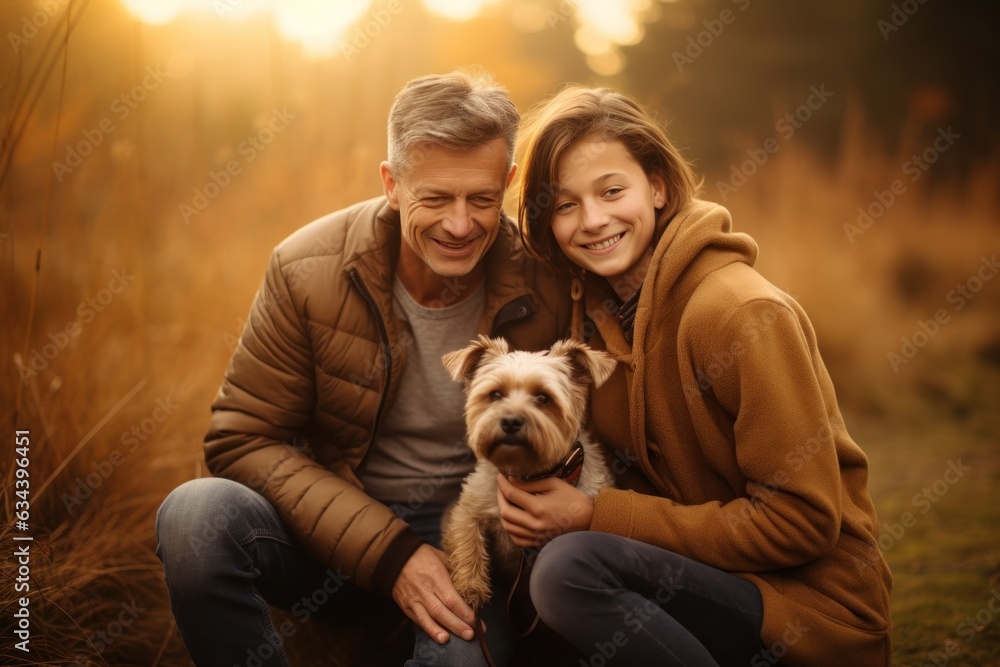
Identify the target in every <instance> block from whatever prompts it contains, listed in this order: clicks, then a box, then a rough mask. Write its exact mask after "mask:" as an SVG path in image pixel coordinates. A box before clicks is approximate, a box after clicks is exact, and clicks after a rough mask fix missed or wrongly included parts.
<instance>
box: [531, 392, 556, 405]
mask: <svg viewBox="0 0 1000 667" xmlns="http://www.w3.org/2000/svg"><path fill="white" fill-rule="evenodd" d="M535 400H536V401H538V402H539V404H541V405H545V404H546V403H548V402H549V401H551V400H552V398H550V397H549V395H548V394H535Z"/></svg>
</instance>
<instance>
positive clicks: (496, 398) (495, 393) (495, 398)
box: [490, 389, 503, 401]
mask: <svg viewBox="0 0 1000 667" xmlns="http://www.w3.org/2000/svg"><path fill="white" fill-rule="evenodd" d="M501 398H503V394H501V393H500V390H499V389H494V390H493V391H491V392H490V400H491V401H499V400H500V399H501Z"/></svg>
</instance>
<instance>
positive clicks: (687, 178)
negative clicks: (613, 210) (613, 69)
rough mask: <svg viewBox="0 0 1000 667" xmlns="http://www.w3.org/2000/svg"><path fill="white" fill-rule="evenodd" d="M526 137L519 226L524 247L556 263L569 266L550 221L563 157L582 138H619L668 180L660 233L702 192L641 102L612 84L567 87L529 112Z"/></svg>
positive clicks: (650, 171) (650, 172)
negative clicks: (610, 87) (601, 86)
mask: <svg viewBox="0 0 1000 667" xmlns="http://www.w3.org/2000/svg"><path fill="white" fill-rule="evenodd" d="M525 124H526V125H527V127H528V129H527V131H526V132H525V136H524V138H523V139H522V142H523V143H522V157H521V160H520V162H521V165H522V172H521V173H522V175H521V192H520V200H519V202H518V226H519V227H520V230H521V238H522V239H523V241H524V247H525V249H526V250H527V251H528V252H529V253H531V254H532V255H533V256H534V257H536V258H538V259H540V260H542V261H544V262H547V263H549V264H550V265H554V266H567V263H568V260H566V259H565V258H564V257H563V254H562V252H560V250H559V247H558V246H557V245H556V241H555V237H554V236H553V235H552V227H551V225H550V221H551V219H552V214H553V210H554V209H555V204H556V194H557V193H558V190H559V176H560V175H559V174H557V173H556V171H557V168H558V164H559V160H560V159H561V158H562V156H563V155H564V154H565V153H566V151H567V150H568V149H569V148H570V146H572V145H573V144H574V143H576V142H577V141H579V140H581V139H585V138H587V139H603V140H605V141H620V142H621V143H622V144H623V145H624V146H625V148H626V150H628V152H629V154H630V155H631V156H632V157H633V159H635V161H636V162H638V163H639V164H640V165H641V166H642V168H643V171H645V172H646V176H647V177H651V176H655V175H658V176H660V177H661V178H662V179H663V181H664V183H665V184H666V194H667V197H666V204H665V205H664V206H663V208H662V209H660V210H659V211H658V212H657V221H656V227H657V234H659V232H660V231H661V230H662V229H663V227H664V226H665V224H666V222H668V221H669V220H670V219H671V218H673V217H674V215H676V214H677V212H678V211H679V210H681V209H682V208H683V207H684V206H686V205H687V204H688V203H689V202H690V201H691V200H692V199H693V198H694V197H695V195H696V194H697V192H698V189H699V187H700V183H699V182H698V181H697V180H696V178H695V175H694V172H692V170H691V167H690V166H689V165H688V164H687V162H686V161H685V160H684V158H683V157H681V154H680V153H679V152H678V150H677V149H676V148H674V146H673V144H671V143H670V140H669V139H668V138H667V135H666V134H665V133H664V131H663V129H662V128H661V127H660V126H659V125H658V124H657V123H656V121H655V120H654V119H653V118H652V117H651V116H650V115H649V114H648V113H647V112H646V111H645V110H644V109H643V108H642V107H641V106H639V104H638V103H637V102H636V101H635V100H633V99H632V98H630V97H628V96H627V95H625V94H624V93H620V92H618V91H615V90H611V89H609V88H584V87H582V86H571V87H568V88H564V89H563V90H561V91H560V92H558V93H557V94H556V95H555V96H553V97H552V98H551V99H549V100H547V101H545V102H543V103H541V104H540V105H539V106H537V107H535V108H534V109H532V110H531V112H530V113H529V117H528V120H527V121H526V123H525Z"/></svg>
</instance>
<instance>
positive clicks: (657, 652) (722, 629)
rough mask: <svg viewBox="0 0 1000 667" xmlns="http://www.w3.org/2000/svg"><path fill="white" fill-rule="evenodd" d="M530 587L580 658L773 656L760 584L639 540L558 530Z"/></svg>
mask: <svg viewBox="0 0 1000 667" xmlns="http://www.w3.org/2000/svg"><path fill="white" fill-rule="evenodd" d="M530 588H531V600H532V602H533V603H534V605H535V608H536V609H537V611H538V613H539V616H540V617H541V619H542V621H543V622H544V623H545V624H546V625H548V626H549V627H550V628H552V629H553V630H555V631H556V632H557V633H559V634H560V635H562V636H563V637H564V638H565V639H567V640H568V641H569V642H570V643H571V644H573V646H575V647H576V648H577V650H579V651H580V652H581V653H582V654H583V656H585V657H584V658H582V659H581V660H580V662H579V664H580V665H627V666H629V667H637V666H642V665H656V666H657V667H682V666H683V667H693V666H696V665H697V666H699V667H700V666H704V667H718V666H728V665H734V666H735V665H740V666H741V667H742V666H746V665H749V664H751V659H752V658H753V656H755V655H764V656H765V657H770V656H767V654H762V651H763V650H764V647H763V644H762V643H761V639H760V628H761V623H762V621H763V614H764V611H763V603H762V602H761V597H760V592H759V591H758V590H757V587H756V586H754V585H753V584H751V583H750V582H748V581H745V580H743V579H740V578H739V577H736V576H734V575H732V574H729V573H727V572H723V571H721V570H718V569H716V568H713V567H710V566H708V565H705V564H703V563H699V562H697V561H693V560H691V559H689V558H685V557H684V556H680V555H678V554H675V553H673V552H671V551H667V550H665V549H661V548H659V547H655V546H652V545H649V544H645V543H643V542H638V541H636V540H630V539H628V538H625V537H619V536H617V535H608V534H606V533H593V532H579V533H569V534H567V535H563V536H561V537H557V538H555V539H554V540H552V541H551V542H549V543H548V544H547V545H546V546H545V548H543V549H542V550H541V552H540V553H539V555H538V559H537V561H536V562H535V566H534V569H533V571H532V573H531V583H530ZM767 664H773V663H772V662H768V663H767Z"/></svg>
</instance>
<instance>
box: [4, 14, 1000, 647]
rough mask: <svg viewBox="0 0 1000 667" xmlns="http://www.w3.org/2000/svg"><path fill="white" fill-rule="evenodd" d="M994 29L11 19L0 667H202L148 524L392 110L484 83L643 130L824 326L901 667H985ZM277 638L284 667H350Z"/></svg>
mask: <svg viewBox="0 0 1000 667" xmlns="http://www.w3.org/2000/svg"><path fill="white" fill-rule="evenodd" d="M997 7H998V6H997V5H996V4H994V3H990V2H986V1H985V0H984V1H971V0H970V1H969V2H964V3H946V2H943V1H942V0H896V1H895V2H889V1H888V0H843V1H841V2H836V3H828V2H820V1H819V0H804V1H801V2H780V3H779V2H765V1H764V0H676V1H672V2H666V1H662V0H608V1H605V2H599V1H597V0H577V1H572V0H562V1H558V0H422V1H417V0H388V1H387V0H343V1H338V2H307V1H305V0H296V1H290V2H279V1H278V0H162V1H156V2H154V1H152V0H149V1H146V0H121V1H119V0H72V2H70V1H68V0H39V1H36V2H31V1H27V0H3V1H2V2H0V28H2V30H0V34H2V36H3V40H2V41H3V43H2V44H0V76H2V84H0V85H2V88H0V276H2V277H0V280H2V285H3V291H2V294H3V296H2V298H0V321H2V330H0V361H2V363H0V373H2V376H3V383H2V388H0V392H2V401H0V416H2V422H3V424H4V429H5V432H4V434H3V436H2V437H3V441H4V443H6V444H5V445H4V447H3V448H2V452H0V480H2V482H0V484H2V486H0V494H2V504H3V509H4V525H3V526H2V527H0V551H2V554H3V556H2V559H0V563H2V566H0V586H2V588H0V628H2V629H3V630H2V632H0V663H3V664H11V665H13V664H78V665H87V664H94V665H105V664H106V665H150V664H157V665H187V664H190V662H189V659H188V658H187V656H186V653H185V651H184V648H183V644H182V642H181V641H180V639H179V637H178V635H177V633H176V631H175V629H174V627H173V625H172V621H171V617H170V613H169V609H168V606H167V600H166V590H165V588H164V586H163V583H162V574H161V571H160V568H159V563H158V561H157V559H156V557H155V554H154V549H155V541H154V538H153V532H152V528H153V519H154V514H155V511H156V508H157V507H158V505H159V503H160V501H162V499H163V498H164V497H165V496H166V494H167V493H168V492H169V491H170V489H172V488H173V487H174V486H176V485H177V484H179V483H181V482H183V481H185V480H188V479H192V478H195V477H199V476H204V475H205V474H206V471H205V467H204V464H203V459H202V452H201V438H202V436H203V434H204V432H205V430H206V426H207V422H208V406H209V404H210V402H211V400H212V397H213V395H214V392H215V391H216V389H217V387H218V384H219V381H220V379H221V375H222V372H223V369H224V368H225V364H226V362H227V360H228V357H229V355H230V353H231V351H232V349H233V347H234V345H235V342H236V339H237V337H238V336H239V334H240V331H241V329H242V327H243V323H244V317H245V315H246V313H247V311H248V307H249V304H250V301H251V299H252V297H253V294H254V292H255V290H256V288H257V286H258V284H259V281H260V279H261V276H262V275H263V270H264V267H265V264H266V261H267V257H268V254H269V252H270V249H271V248H272V247H273V246H274V245H275V244H277V243H278V242H279V241H280V240H281V239H282V238H284V237H285V236H286V235H288V234H289V233H291V232H292V231H293V230H295V229H296V228H298V227H300V226H302V225H303V224H305V223H307V222H308V221H310V220H312V219H314V218H316V217H318V216H320V215H322V214H324V213H326V212H329V211H331V210H334V209H337V208H339V207H342V206H345V205H348V204H350V203H353V202H355V201H359V200H361V199H363V198H368V197H371V196H375V195H377V194H380V184H379V180H378V175H377V168H378V163H379V161H380V160H381V159H383V157H384V154H385V131H384V128H385V117H386V113H387V111H388V108H389V105H390V103H391V100H392V97H393V96H394V94H395V93H396V92H397V91H398V89H399V88H400V87H401V86H402V84H403V83H404V82H406V81H407V80H409V79H411V78H413V77H416V76H419V75H423V74H427V73H432V72H442V71H448V70H451V69H454V68H456V67H461V66H466V67H467V66H474V65H478V66H480V67H483V68H485V69H486V70H489V71H491V72H493V73H494V74H495V75H496V77H497V79H498V80H499V81H500V82H501V83H502V84H504V85H505V86H506V87H507V88H508V89H509V90H510V93H511V96H512V97H513V99H514V101H515V102H516V103H517V104H518V106H519V108H521V109H522V110H527V109H528V108H530V107H531V105H533V104H536V103H538V102H539V101H541V100H543V99H544V98H545V97H547V96H548V95H550V94H552V93H553V92H554V91H555V90H557V89H558V87H559V86H560V85H561V84H563V83H565V82H579V83H584V84H594V85H609V86H614V87H619V88H622V89H624V90H626V91H628V92H629V93H631V94H632V95H634V96H635V97H636V98H638V99H639V100H640V101H641V102H643V103H644V104H645V105H647V106H648V107H649V108H650V109H652V110H654V111H655V112H656V114H657V116H658V117H659V118H660V119H661V120H662V122H663V123H664V125H665V126H666V127H667V129H668V133H669V134H670V135H671V137H672V138H673V139H674V140H675V142H676V143H677V144H678V145H679V146H680V147H681V148H682V150H683V151H684V153H685V154H686V155H687V156H688V157H689V158H690V160H691V161H692V162H693V164H694V165H695V167H696V169H697V171H698V172H700V173H701V174H703V175H704V176H705V187H704V194H703V196H704V198H706V199H709V200H712V201H716V202H719V203H722V204H724V205H726V206H727V207H729V208H730V210H731V211H732V213H733V216H734V221H735V227H736V228H737V229H739V230H743V231H747V232H749V233H751V234H753V235H754V236H755V238H756V239H757V240H758V242H759V243H760V245H761V249H762V250H761V255H760V260H759V264H758V266H759V268H760V270H761V271H762V272H763V273H764V274H765V275H766V276H767V277H768V278H770V279H771V281H772V282H774V283H775V284H777V285H778V286H779V287H781V288H782V289H784V290H786V291H787V292H789V293H791V294H792V295H793V296H795V297H796V298H797V299H798V300H799V301H800V302H801V303H802V304H803V305H804V306H805V308H806V310H807V311H808V312H809V313H810V316H811V317H812V319H813V322H814V324H815V325H816V328H817V330H818V335H819V341H820V347H821V350H822V352H823V354H824V357H825V359H826V361H827V364H828V366H829V367H830V371H831V374H832V375H833V377H834V380H835V382H836V384H837V387H838V392H839V394H838V395H839V398H840V400H841V403H842V407H843V409H844V412H845V415H846V418H847V421H848V426H849V427H850V429H851V431H852V433H853V434H854V436H855V438H856V440H857V441H858V442H859V443H860V444H861V445H862V446H863V447H864V449H865V450H866V451H867V453H868V455H869V457H870V459H871V464H872V465H871V479H870V488H871V491H872V494H873V497H874V498H875V501H876V504H877V506H878V509H879V513H880V520H881V523H882V536H881V539H880V547H881V548H882V550H883V552H884V553H885V555H886V557H887V558H888V560H889V563H890V564H891V566H892V568H893V571H894V574H895V577H896V582H895V588H894V590H893V596H892V604H893V613H894V622H895V630H894V642H895V662H896V664H898V665H915V666H916V665H920V666H923V665H938V666H940V665H945V664H947V665H989V664H1000V621H998V619H997V618H996V617H997V615H998V614H996V613H995V611H994V610H995V609H998V608H1000V540H998V538H997V530H996V527H997V525H998V523H1000V492H998V491H997V490H996V489H997V488H998V486H997V485H998V482H1000V452H998V442H997V440H998V432H1000V431H998V425H1000V414H998V413H1000V410H998V409H997V408H998V405H1000V330H998V326H997V325H998V314H1000V279H997V276H996V274H997V271H998V266H997V264H996V253H997V251H998V250H1000V218H998V212H1000V196H998V186H1000V160H998V157H1000V146H998V140H1000V133H998V132H997V130H996V128H995V124H996V122H997V115H998V114H997V112H998V109H1000V104H998V101H1000V100H998V98H1000V89H998V77H997V75H996V63H997V62H1000V57H998V56H1000V48H998V47H997V43H998V42H997V40H996V32H997V30H998V28H1000V21H998V19H1000V10H998V8H997ZM514 203H515V202H514V200H513V199H511V200H510V201H509V203H508V210H514V208H513V204H514ZM16 429H28V430H30V437H31V446H30V475H31V476H30V480H31V495H30V502H31V516H30V522H29V523H30V528H29V530H28V534H30V535H32V536H33V537H34V543H33V546H32V551H31V575H30V585H31V593H30V596H31V603H30V611H31V619H32V620H31V633H32V634H31V645H30V646H31V651H30V653H28V654H25V653H23V652H21V651H18V650H16V649H15V648H14V639H13V632H12V630H13V627H12V626H13V620H14V619H13V613H14V610H15V608H16V606H15V605H16V598H17V597H19V596H20V593H18V594H15V592H14V583H15V577H16V576H17V563H16V560H15V559H14V558H13V556H12V554H13V551H14V548H15V542H14V541H13V536H14V535H18V534H23V533H22V531H18V530H17V529H16V527H15V525H14V510H15V501H16V500H18V499H19V498H18V497H17V496H16V495H15V487H14V478H15V477H14V475H15V473H14V469H15V467H16V466H15V465H14V452H13V449H14V447H13V441H14V431H15V430H16ZM956 471H960V472H961V474H959V473H958V472H956ZM295 627H296V630H297V633H296V635H295V636H293V637H291V638H290V639H289V642H288V643H289V646H290V650H292V651H293V652H294V653H296V654H298V655H299V656H300V659H301V663H300V664H324V665H336V664H371V663H369V662H365V661H364V660H363V659H358V658H357V657H354V658H351V657H349V656H350V655H352V654H351V653H350V652H349V651H347V650H346V649H344V646H345V643H344V642H345V641H346V640H345V639H344V638H338V636H337V633H336V632H335V631H334V630H332V629H330V628H328V627H323V626H322V624H321V623H319V622H312V621H311V622H309V623H305V624H299V625H296V626H295ZM369 655H372V654H369ZM359 660H360V661H359Z"/></svg>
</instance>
